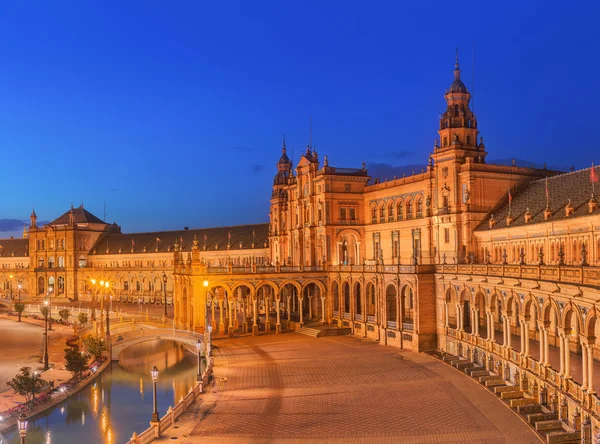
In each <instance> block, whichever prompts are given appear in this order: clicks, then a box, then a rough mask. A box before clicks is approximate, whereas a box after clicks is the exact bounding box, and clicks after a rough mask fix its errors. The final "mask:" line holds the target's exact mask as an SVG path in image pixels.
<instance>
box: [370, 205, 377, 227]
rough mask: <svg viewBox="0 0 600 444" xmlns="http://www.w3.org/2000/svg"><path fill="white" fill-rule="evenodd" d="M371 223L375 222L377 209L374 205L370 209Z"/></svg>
mask: <svg viewBox="0 0 600 444" xmlns="http://www.w3.org/2000/svg"><path fill="white" fill-rule="evenodd" d="M371 222H372V223H375V222H377V207H376V206H375V205H373V207H372V208H371Z"/></svg>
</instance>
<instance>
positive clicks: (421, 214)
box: [417, 197, 423, 217]
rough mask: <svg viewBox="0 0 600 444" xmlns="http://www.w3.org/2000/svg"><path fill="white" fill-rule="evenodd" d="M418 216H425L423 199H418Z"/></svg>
mask: <svg viewBox="0 0 600 444" xmlns="http://www.w3.org/2000/svg"><path fill="white" fill-rule="evenodd" d="M417 217H423V199H422V198H420V197H419V199H417Z"/></svg>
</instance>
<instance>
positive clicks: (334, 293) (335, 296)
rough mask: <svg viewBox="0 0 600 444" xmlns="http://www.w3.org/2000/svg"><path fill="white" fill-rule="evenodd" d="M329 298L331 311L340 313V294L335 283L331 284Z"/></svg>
mask: <svg viewBox="0 0 600 444" xmlns="http://www.w3.org/2000/svg"><path fill="white" fill-rule="evenodd" d="M331 297H332V300H333V311H337V312H338V313H339V312H340V311H341V309H340V292H339V284H338V282H337V281H333V282H332V283H331Z"/></svg>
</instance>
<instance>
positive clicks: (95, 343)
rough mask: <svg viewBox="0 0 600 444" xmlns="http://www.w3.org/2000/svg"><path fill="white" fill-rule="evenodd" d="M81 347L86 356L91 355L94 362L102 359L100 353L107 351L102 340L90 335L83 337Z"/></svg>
mask: <svg viewBox="0 0 600 444" xmlns="http://www.w3.org/2000/svg"><path fill="white" fill-rule="evenodd" d="M83 345H84V347H85V349H86V351H87V352H88V354H90V355H92V356H93V357H94V359H95V360H96V361H99V360H100V358H101V357H102V353H104V352H105V351H106V350H108V347H107V346H106V342H104V340H102V339H101V338H98V337H96V336H92V335H90V336H86V337H85V339H84V340H83Z"/></svg>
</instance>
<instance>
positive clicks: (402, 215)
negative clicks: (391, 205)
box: [396, 201, 404, 220]
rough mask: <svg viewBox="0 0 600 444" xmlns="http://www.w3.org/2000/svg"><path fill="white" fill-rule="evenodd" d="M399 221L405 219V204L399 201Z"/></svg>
mask: <svg viewBox="0 0 600 444" xmlns="http://www.w3.org/2000/svg"><path fill="white" fill-rule="evenodd" d="M396 214H397V217H398V219H397V220H402V219H403V218H404V202H402V201H399V202H398V211H397V212H396Z"/></svg>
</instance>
